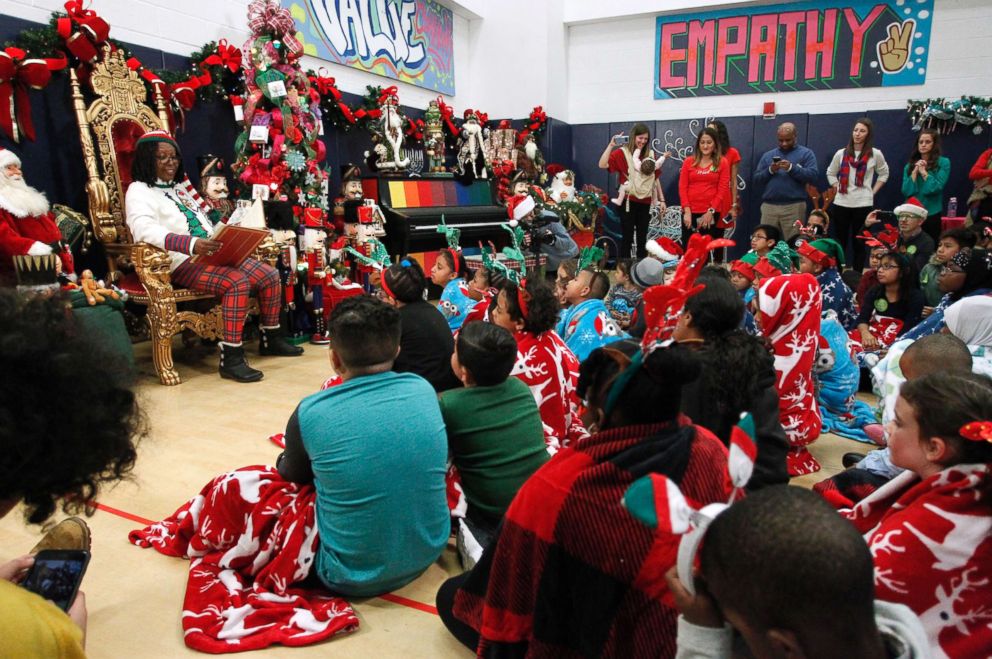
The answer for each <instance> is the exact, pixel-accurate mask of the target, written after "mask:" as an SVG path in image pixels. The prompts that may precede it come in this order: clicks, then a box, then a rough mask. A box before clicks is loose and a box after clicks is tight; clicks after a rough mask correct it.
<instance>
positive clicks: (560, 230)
mask: <svg viewBox="0 0 992 659" xmlns="http://www.w3.org/2000/svg"><path fill="white" fill-rule="evenodd" d="M507 214H508V215H509V216H510V225H511V226H514V223H515V222H517V223H520V224H522V225H523V227H524V230H525V233H524V245H523V246H524V247H525V248H527V249H529V250H530V251H531V253H533V254H534V256H535V257H538V256H539V255H540V254H544V255H545V256H546V257H547V259H548V260H547V265H546V271H547V272H557V270H558V265H559V264H560V263H561V262H562V261H564V260H566V259H574V258H575V257H577V256H578V255H579V246H578V245H576V244H575V241H574V240H572V236H571V235H569V233H568V230H567V229H565V227H564V226H562V224H561V222H559V221H558V216H557V215H555V214H554V213H552V212H551V211H547V210H541V211H538V210H537V204H536V203H535V201H534V198H533V197H531V196H530V195H523V194H522V195H515V196H513V197H510V199H509V200H508V201H507Z"/></svg>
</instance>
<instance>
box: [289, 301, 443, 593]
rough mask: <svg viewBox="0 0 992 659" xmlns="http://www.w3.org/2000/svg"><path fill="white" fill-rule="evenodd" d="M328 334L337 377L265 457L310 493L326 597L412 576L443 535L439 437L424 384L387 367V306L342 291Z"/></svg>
mask: <svg viewBox="0 0 992 659" xmlns="http://www.w3.org/2000/svg"><path fill="white" fill-rule="evenodd" d="M328 330H329V333H330V339H331V350H332V352H331V363H332V364H333V366H334V370H335V372H337V374H338V375H339V376H341V379H342V383H341V384H340V385H338V386H336V387H332V388H330V389H327V390H325V391H321V392H319V393H316V394H314V395H312V396H308V397H307V398H304V399H303V401H302V402H301V403H300V404H299V406H297V408H296V411H295V412H293V416H292V417H290V419H289V423H288V424H287V425H286V435H285V436H286V450H285V451H284V452H283V454H282V455H281V456H279V461H278V462H277V463H276V464H277V467H278V468H279V473H280V474H281V475H282V477H283V478H285V479H286V480H288V481H292V482H294V483H313V484H314V487H315V489H316V491H317V504H316V505H317V513H316V514H317V528H318V532H319V534H320V546H319V548H318V550H317V556H316V560H315V562H314V568H313V569H314V571H315V573H316V575H317V577H319V578H320V580H321V582H323V584H324V585H325V586H327V587H328V588H329V589H331V590H333V591H334V592H336V593H340V594H342V595H345V596H351V597H369V596H372V595H379V594H381V593H384V592H388V591H391V590H395V589H397V588H400V587H401V586H404V585H406V584H408V583H410V582H411V581H413V580H414V579H415V578H417V576H419V575H420V573H422V572H423V571H424V570H425V569H427V567H428V566H429V565H430V564H431V563H433V562H434V561H435V560H436V559H437V557H438V556H439V555H440V554H441V550H443V549H444V547H445V545H446V543H447V541H448V535H449V534H450V517H449V513H448V506H447V499H446V496H445V483H444V475H445V465H446V461H447V457H448V438H447V434H446V432H445V428H444V420H443V419H442V417H441V409H440V407H439V406H438V402H437V394H436V393H435V392H434V388H433V387H431V385H430V384H428V382H427V381H426V380H424V379H423V378H421V377H420V376H418V375H414V374H412V373H394V372H392V371H391V370H390V369H391V368H392V365H393V360H395V359H396V356H397V355H398V354H399V350H400V347H399V346H400V344H399V341H400V316H399V312H398V311H397V310H396V309H394V308H393V307H391V306H389V305H387V304H386V303H384V302H381V301H379V300H376V299H375V298H371V297H366V296H359V297H352V298H348V299H347V300H345V301H343V302H341V303H340V304H338V305H337V306H336V307H335V308H334V311H332V312H331V317H330V321H329V324H328Z"/></svg>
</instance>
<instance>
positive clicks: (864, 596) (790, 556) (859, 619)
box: [656, 486, 965, 659]
mask: <svg viewBox="0 0 992 659" xmlns="http://www.w3.org/2000/svg"><path fill="white" fill-rule="evenodd" d="M661 514H662V511H660V510H659V511H657V513H656V516H658V517H660V516H661ZM699 559H700V560H699V568H698V573H697V575H696V579H695V595H693V594H692V593H691V592H690V591H689V590H687V589H686V584H683V583H682V582H681V581H680V580H679V577H678V573H677V571H676V570H675V569H672V570H669V572H668V573H667V575H666V579H667V582H668V587H669V589H670V590H671V593H672V596H673V598H674V600H675V605H676V606H677V607H678V609H679V610H680V612H681V615H680V616H679V623H678V654H677V656H679V657H693V658H698V659H704V658H708V657H712V658H714V659H717V658H723V657H731V656H737V655H738V653H735V652H734V648H733V631H734V630H736V631H737V632H739V633H740V635H741V637H742V638H743V640H744V643H745V644H746V645H747V647H748V648H749V649H750V651H751V656H755V657H808V658H810V659H814V658H818V657H823V658H828V657H829V658H832V657H858V658H859V659H886V658H887V657H900V658H905V659H924V658H925V657H929V656H930V650H929V647H928V645H927V639H926V634H925V633H924V631H923V629H922V627H921V625H920V622H919V621H917V620H916V617H915V616H914V615H913V612H912V611H911V610H910V609H909V608H907V607H906V606H904V605H902V604H893V603H890V601H883V600H882V599H881V598H879V593H878V592H877V591H876V592H873V590H874V587H873V581H874V580H873V573H872V572H873V571H872V560H871V554H870V553H869V551H868V549H867V547H866V546H865V543H864V540H863V539H862V538H861V537H860V536H859V535H858V533H857V531H855V530H854V529H852V528H851V527H850V525H849V524H846V523H845V522H844V520H843V519H842V518H840V517H839V516H838V515H837V514H836V513H835V512H834V511H833V510H832V509H831V508H830V507H829V506H828V505H826V504H824V503H823V502H822V501H818V500H817V497H816V495H814V494H812V493H810V492H808V491H806V490H803V489H801V488H798V487H788V486H779V487H771V488H767V489H764V490H761V491H760V492H755V493H752V494H749V495H748V497H747V498H746V499H744V500H743V501H739V502H737V503H734V504H733V505H732V506H730V507H729V508H727V509H726V510H725V511H724V512H722V513H719V514H718V515H717V516H716V519H714V520H713V522H712V523H711V524H710V526H709V528H708V529H707V530H706V536H705V538H704V540H703V545H702V548H701V549H700V551H699ZM814 593H815V596H814V595H813V594H814ZM959 656H965V655H959Z"/></svg>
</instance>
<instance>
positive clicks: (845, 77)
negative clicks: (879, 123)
mask: <svg viewBox="0 0 992 659" xmlns="http://www.w3.org/2000/svg"><path fill="white" fill-rule="evenodd" d="M932 22H933V0H887V1H883V2H866V1H862V0H853V1H852V2H836V1H832V0H827V1H826V2H817V3H811V2H799V3H791V4H786V5H771V6H759V7H751V8H746V9H726V10H721V11H712V12H702V13H698V12H692V13H683V14H674V15H665V16H659V17H658V20H657V23H656V28H655V81H654V97H655V98H685V97H691V96H719V95H729V94H753V93H758V92H787V91H805V90H809V89H849V88H853V87H882V86H886V87H888V86H893V85H922V84H923V83H924V82H925V81H926V69H927V56H928V54H929V50H930V28H931V24H932Z"/></svg>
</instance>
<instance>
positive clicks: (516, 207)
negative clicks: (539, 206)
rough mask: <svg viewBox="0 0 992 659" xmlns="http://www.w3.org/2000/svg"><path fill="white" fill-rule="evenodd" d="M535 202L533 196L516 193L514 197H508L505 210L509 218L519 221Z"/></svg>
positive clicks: (532, 208) (532, 207)
mask: <svg viewBox="0 0 992 659" xmlns="http://www.w3.org/2000/svg"><path fill="white" fill-rule="evenodd" d="M535 206H536V204H535V203H534V198H533V197H531V196H530V195H524V194H518V195H516V196H514V197H510V199H509V200H508V201H507V206H506V211H507V215H509V216H510V219H511V220H513V221H515V222H519V221H520V220H522V219H524V217H526V216H527V213H530V212H531V211H532V210H534V207H535Z"/></svg>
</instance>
